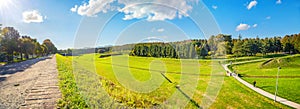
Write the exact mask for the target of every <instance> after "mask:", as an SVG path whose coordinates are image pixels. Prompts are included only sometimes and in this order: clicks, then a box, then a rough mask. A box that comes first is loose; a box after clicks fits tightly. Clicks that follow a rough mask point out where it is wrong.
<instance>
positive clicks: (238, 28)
mask: <svg viewBox="0 0 300 109" xmlns="http://www.w3.org/2000/svg"><path fill="white" fill-rule="evenodd" d="M249 28H250V26H249V25H248V24H243V23H241V24H239V25H238V26H237V27H236V29H235V31H243V30H248V29H249Z"/></svg>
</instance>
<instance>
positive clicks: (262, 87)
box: [257, 86, 274, 89]
mask: <svg viewBox="0 0 300 109" xmlns="http://www.w3.org/2000/svg"><path fill="white" fill-rule="evenodd" d="M270 87H274V86H257V88H260V89H266V88H270Z"/></svg>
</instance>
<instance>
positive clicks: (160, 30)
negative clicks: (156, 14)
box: [157, 28, 165, 32]
mask: <svg viewBox="0 0 300 109" xmlns="http://www.w3.org/2000/svg"><path fill="white" fill-rule="evenodd" d="M164 31H165V29H163V28H160V29H157V32H164Z"/></svg>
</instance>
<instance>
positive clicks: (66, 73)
mask: <svg viewBox="0 0 300 109" xmlns="http://www.w3.org/2000/svg"><path fill="white" fill-rule="evenodd" d="M56 61H57V69H58V77H59V87H60V90H61V93H62V98H61V99H60V100H59V101H58V106H59V107H60V108H68V109H69V108H71V109H73V108H77V109H78V108H88V106H87V104H86V103H85V101H84V100H83V98H82V97H81V95H80V92H79V90H78V88H77V85H76V81H75V78H74V75H73V72H72V71H73V69H72V61H71V60H70V57H69V58H66V57H63V56H61V55H56Z"/></svg>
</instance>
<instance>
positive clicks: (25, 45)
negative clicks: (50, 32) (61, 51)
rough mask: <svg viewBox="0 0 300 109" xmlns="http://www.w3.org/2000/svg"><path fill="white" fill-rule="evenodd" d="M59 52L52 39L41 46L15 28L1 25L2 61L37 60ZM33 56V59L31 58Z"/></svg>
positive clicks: (0, 57) (0, 53) (0, 47)
mask: <svg viewBox="0 0 300 109" xmlns="http://www.w3.org/2000/svg"><path fill="white" fill-rule="evenodd" d="M56 52H57V48H56V47H55V45H54V44H53V43H52V42H51V40H50V39H46V40H44V41H43V43H42V44H40V43H39V42H38V41H37V39H33V38H31V37H30V36H27V35H23V36H21V35H20V33H19V32H18V30H16V29H15V28H13V27H4V28H3V29H2V28H1V25H0V61H1V62H13V61H22V60H24V59H29V58H35V57H39V56H44V55H48V54H53V53H56ZM30 56H31V57H30Z"/></svg>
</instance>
